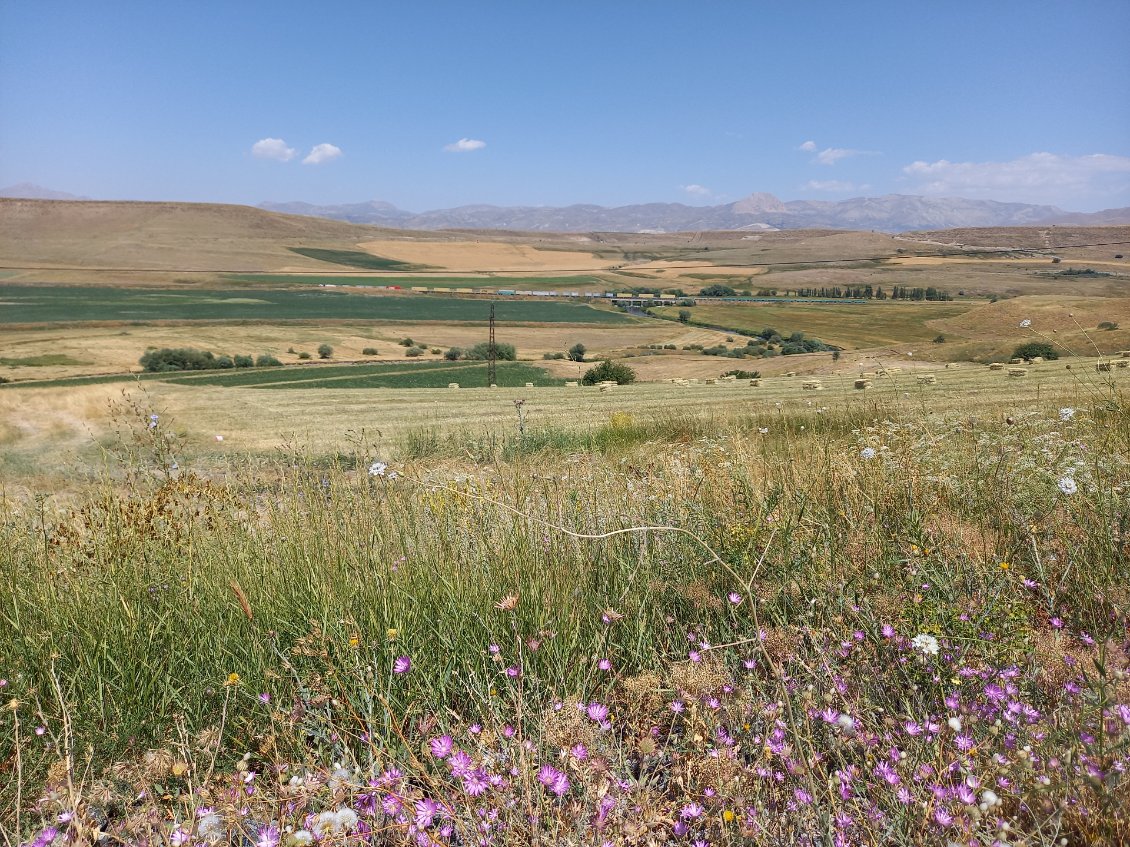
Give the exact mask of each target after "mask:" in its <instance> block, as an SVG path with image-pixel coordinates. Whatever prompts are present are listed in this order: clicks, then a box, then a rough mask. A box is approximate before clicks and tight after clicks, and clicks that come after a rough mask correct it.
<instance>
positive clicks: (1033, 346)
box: [1012, 341, 1059, 359]
mask: <svg viewBox="0 0 1130 847" xmlns="http://www.w3.org/2000/svg"><path fill="white" fill-rule="evenodd" d="M1037 356H1040V357H1041V358H1044V359H1058V358H1059V351H1058V350H1056V349H1055V347H1053V346H1052V345H1051V344H1048V343H1047V342H1046V341H1029V342H1028V343H1027V344H1021V345H1020V346H1019V347H1017V348H1016V349H1015V350H1013V351H1012V357H1013V358H1014V359H1035V358H1036V357H1037Z"/></svg>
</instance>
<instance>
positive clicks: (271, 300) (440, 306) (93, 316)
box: [0, 285, 633, 324]
mask: <svg viewBox="0 0 1130 847" xmlns="http://www.w3.org/2000/svg"><path fill="white" fill-rule="evenodd" d="M250 293H251V292H248V291H247V290H246V289H244V290H206V291H205V290H196V291H185V290H184V289H175V288H149V289H141V288H110V287H101V286H81V285H75V286H15V285H0V323H3V324H20V323H24V324H39V323H55V322H73V321H140V322H145V321H161V320H166V321H195V320H209V321H279V320H373V321H445V322H450V321H458V322H464V321H473V322H479V321H482V322H485V321H486V320H487V319H488V317H489V314H490V306H489V305H488V303H487V302H485V301H483V300H465V299H457V298H445V297H416V296H396V295H393V296H387V297H386V296H379V297H378V296H369V295H364V294H349V293H345V292H340V291H301V290H291V289H287V290H260V291H255V292H254V296H249V294H250ZM496 315H497V319H498V320H499V321H504V322H528V323H580V324H616V323H629V322H631V321H632V320H633V319H632V318H630V317H628V316H626V315H623V314H621V313H620V312H615V311H610V310H600V309H595V308H593V307H591V306H588V305H585V304H583V303H562V302H558V301H545V302H530V301H498V302H497V303H496Z"/></svg>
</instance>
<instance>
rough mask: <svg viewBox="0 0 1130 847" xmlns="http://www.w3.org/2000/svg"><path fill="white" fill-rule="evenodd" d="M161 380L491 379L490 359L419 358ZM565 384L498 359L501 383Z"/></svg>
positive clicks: (433, 383)
mask: <svg viewBox="0 0 1130 847" xmlns="http://www.w3.org/2000/svg"><path fill="white" fill-rule="evenodd" d="M161 381H162V382H171V383H174V384H177V385H219V386H226V387H231V388H445V387H446V386H447V385H448V383H451V382H458V383H459V384H460V385H461V386H463V387H467V388H474V387H485V386H486V385H487V365H486V362H447V361H444V362H419V363H408V364H404V363H388V364H377V365H305V366H298V367H289V368H282V369H277V368H276V369H255V370H240V371H225V372H223V373H216V372H215V371H208V372H206V373H204V374H201V375H196V374H192V375H189V374H185V375H182V376H179V377H173V378H168V376H166V377H165V378H164V379H162V380H161ZM527 382H532V383H533V384H534V385H537V386H546V385H562V384H563V382H564V380H560V379H554V378H553V377H551V376H549V374H547V373H546V372H545V370H543V369H542V368H537V367H534V366H533V365H527V364H523V363H520V362H499V363H498V381H497V383H496V384H497V385H499V386H503V387H511V388H513V387H520V386H523V385H525V384H526V383H527Z"/></svg>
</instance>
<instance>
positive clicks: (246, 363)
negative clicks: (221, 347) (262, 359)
mask: <svg viewBox="0 0 1130 847" xmlns="http://www.w3.org/2000/svg"><path fill="white" fill-rule="evenodd" d="M232 361H233V362H235V366H236V367H237V368H250V367H253V366H254V365H255V360H254V359H252V358H251V357H250V356H234V357H233V358H232Z"/></svg>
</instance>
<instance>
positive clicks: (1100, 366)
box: [1095, 361, 1110, 373]
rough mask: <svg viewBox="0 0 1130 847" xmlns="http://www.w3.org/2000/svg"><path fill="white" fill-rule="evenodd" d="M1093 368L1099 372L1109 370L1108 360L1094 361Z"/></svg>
mask: <svg viewBox="0 0 1130 847" xmlns="http://www.w3.org/2000/svg"><path fill="white" fill-rule="evenodd" d="M1095 370H1096V371H1100V372H1104V373H1105V372H1107V371H1109V370H1110V362H1106V361H1099V362H1095Z"/></svg>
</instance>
